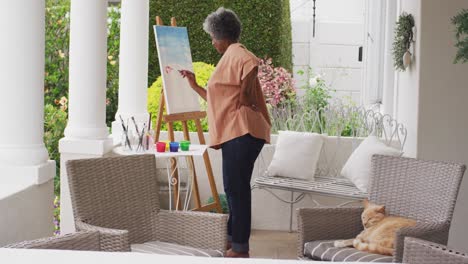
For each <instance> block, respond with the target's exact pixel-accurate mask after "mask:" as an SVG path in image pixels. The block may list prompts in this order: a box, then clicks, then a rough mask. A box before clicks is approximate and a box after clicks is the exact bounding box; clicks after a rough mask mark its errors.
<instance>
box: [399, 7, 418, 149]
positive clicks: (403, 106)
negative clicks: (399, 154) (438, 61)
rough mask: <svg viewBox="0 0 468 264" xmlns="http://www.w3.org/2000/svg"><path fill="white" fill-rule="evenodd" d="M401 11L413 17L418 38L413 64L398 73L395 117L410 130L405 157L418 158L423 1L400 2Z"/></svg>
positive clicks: (416, 37)
mask: <svg viewBox="0 0 468 264" xmlns="http://www.w3.org/2000/svg"><path fill="white" fill-rule="evenodd" d="M400 11H401V12H403V11H404V12H407V13H410V14H412V15H413V17H414V20H415V24H416V30H417V31H416V36H414V39H415V41H416V42H415V44H414V53H413V54H414V56H413V62H412V64H411V66H410V68H409V69H407V70H406V71H405V72H397V76H396V78H397V80H396V87H395V101H396V102H397V107H396V109H395V117H396V119H397V120H398V121H399V122H401V123H402V124H405V125H406V128H407V129H408V137H407V142H406V144H405V149H404V151H405V155H406V156H408V157H416V154H417V143H418V142H417V132H418V130H417V127H418V112H419V107H418V106H419V86H420V83H419V82H420V80H419V79H420V77H419V75H420V45H421V38H420V33H419V31H420V29H421V19H420V17H421V1H420V0H409V1H408V0H400Z"/></svg>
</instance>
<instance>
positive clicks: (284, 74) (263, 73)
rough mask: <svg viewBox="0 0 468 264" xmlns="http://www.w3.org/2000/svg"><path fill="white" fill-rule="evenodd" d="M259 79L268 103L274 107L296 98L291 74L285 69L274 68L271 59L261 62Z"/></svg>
mask: <svg viewBox="0 0 468 264" xmlns="http://www.w3.org/2000/svg"><path fill="white" fill-rule="evenodd" d="M258 79H259V81H260V85H261V86H262V91H263V94H264V95H265V100H266V103H267V104H269V105H271V106H273V107H277V106H278V105H280V104H281V103H284V102H286V101H288V100H290V99H294V98H295V97H296V88H295V87H294V84H295V83H294V80H293V78H292V76H291V73H289V72H288V71H287V70H286V69H285V68H283V67H274V66H273V63H272V60H271V58H268V59H261V60H260V65H259V67H258Z"/></svg>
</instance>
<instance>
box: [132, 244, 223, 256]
mask: <svg viewBox="0 0 468 264" xmlns="http://www.w3.org/2000/svg"><path fill="white" fill-rule="evenodd" d="M131 247H132V252H140V253H152V254H161V255H183V256H199V257H223V252H221V251H219V250H211V249H199V248H193V247H188V246H182V245H178V244H172V243H167V242H161V241H151V242H146V243H143V244H132V245H131Z"/></svg>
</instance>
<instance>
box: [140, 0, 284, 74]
mask: <svg viewBox="0 0 468 264" xmlns="http://www.w3.org/2000/svg"><path fill="white" fill-rule="evenodd" d="M220 6H224V7H226V8H230V9H232V10H234V11H235V12H236V13H237V15H238V16H239V18H240V19H241V21H242V27H243V32H242V35H241V42H242V43H243V44H244V45H245V46H246V47H247V48H248V49H249V50H251V51H252V52H253V53H254V54H256V55H257V57H261V58H262V57H266V56H267V57H271V58H273V63H274V64H275V65H276V66H282V67H284V68H286V69H288V70H290V71H291V70H292V50H291V19H290V15H289V0H268V1H265V0H248V1H239V0H237V1H235V0H202V1H192V0H177V1H176V0H150V41H149V47H150V48H149V49H150V50H149V77H148V78H149V83H153V82H154V81H155V80H156V78H157V77H158V76H159V75H160V71H159V62H158V58H157V50H156V44H155V40H154V30H153V25H154V24H155V17H156V16H158V15H159V16H160V17H161V18H162V19H163V21H164V23H165V24H166V25H169V24H170V18H171V17H175V18H176V19H177V24H178V25H179V26H186V27H187V28H188V32H189V38H190V46H191V49H192V59H193V61H204V62H206V63H210V64H216V63H217V62H218V60H219V58H220V55H219V54H218V53H217V52H216V50H215V49H214V48H213V47H212V45H211V40H210V37H209V35H208V34H207V33H205V32H204V31H203V21H204V20H205V18H206V16H207V15H208V14H210V13H211V12H213V11H215V10H216V9H218V7H220Z"/></svg>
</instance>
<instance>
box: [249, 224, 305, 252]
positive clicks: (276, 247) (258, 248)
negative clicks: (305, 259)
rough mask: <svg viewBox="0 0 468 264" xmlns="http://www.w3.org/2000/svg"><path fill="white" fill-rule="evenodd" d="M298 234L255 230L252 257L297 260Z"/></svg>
mask: <svg viewBox="0 0 468 264" xmlns="http://www.w3.org/2000/svg"><path fill="white" fill-rule="evenodd" d="M296 241H297V233H289V232H287V231H266V230H253V231H252V234H251V237H250V257H252V258H269V259H297V254H296Z"/></svg>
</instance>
